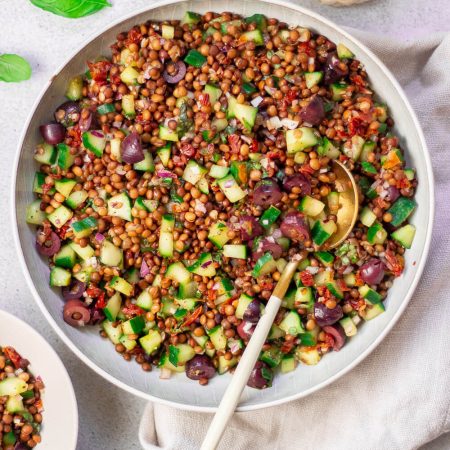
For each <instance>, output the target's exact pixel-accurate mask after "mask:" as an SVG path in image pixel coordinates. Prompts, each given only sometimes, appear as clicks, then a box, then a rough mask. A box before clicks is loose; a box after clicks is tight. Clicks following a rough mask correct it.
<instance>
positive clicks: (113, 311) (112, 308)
mask: <svg viewBox="0 0 450 450" xmlns="http://www.w3.org/2000/svg"><path fill="white" fill-rule="evenodd" d="M121 306H122V297H121V296H120V294H119V293H118V292H116V293H115V294H114V295H113V296H112V297H111V298H110V299H109V300H108V302H107V303H106V306H105V307H104V308H103V312H104V314H105V317H106V318H107V319H108V320H109V321H110V322H114V321H115V320H116V317H117V314H119V311H120V308H121Z"/></svg>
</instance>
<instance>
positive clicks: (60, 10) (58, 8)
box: [30, 0, 111, 19]
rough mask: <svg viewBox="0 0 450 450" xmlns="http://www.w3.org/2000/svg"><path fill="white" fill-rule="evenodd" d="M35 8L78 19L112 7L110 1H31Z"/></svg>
mask: <svg viewBox="0 0 450 450" xmlns="http://www.w3.org/2000/svg"><path fill="white" fill-rule="evenodd" d="M30 1H31V3H32V4H33V5H34V6H37V7H38V8H41V9H43V10H44V11H48V12H51V13H53V14H56V15H57V16H62V17H68V18H69V19H78V18H79V17H85V16H89V15H90V14H94V13H96V12H97V11H100V10H101V9H103V8H104V7H105V6H111V3H109V2H108V0H30Z"/></svg>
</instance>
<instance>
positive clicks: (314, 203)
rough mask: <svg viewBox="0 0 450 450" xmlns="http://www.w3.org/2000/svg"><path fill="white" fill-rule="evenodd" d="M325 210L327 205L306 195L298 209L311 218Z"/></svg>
mask: <svg viewBox="0 0 450 450" xmlns="http://www.w3.org/2000/svg"><path fill="white" fill-rule="evenodd" d="M324 209H325V203H323V202H321V201H320V200H317V199H315V198H313V197H310V196H309V195H305V196H304V197H303V198H302V199H301V201H300V205H299V207H298V210H299V211H301V212H303V213H305V214H306V215H308V216H310V217H315V216H318V215H319V214H320V213H321V212H322V211H323V210H324Z"/></svg>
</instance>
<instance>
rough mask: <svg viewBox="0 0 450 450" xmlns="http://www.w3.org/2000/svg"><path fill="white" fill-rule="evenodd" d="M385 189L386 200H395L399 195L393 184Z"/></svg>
mask: <svg viewBox="0 0 450 450" xmlns="http://www.w3.org/2000/svg"><path fill="white" fill-rule="evenodd" d="M386 191H387V195H386V200H387V201H388V202H395V200H397V199H398V198H399V197H400V191H399V190H398V189H397V188H396V187H395V186H389V187H388V188H387V189H386Z"/></svg>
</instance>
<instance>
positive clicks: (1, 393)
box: [0, 377, 28, 397]
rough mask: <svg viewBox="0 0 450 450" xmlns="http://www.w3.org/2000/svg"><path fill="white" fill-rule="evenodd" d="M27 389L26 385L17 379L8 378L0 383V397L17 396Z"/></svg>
mask: <svg viewBox="0 0 450 450" xmlns="http://www.w3.org/2000/svg"><path fill="white" fill-rule="evenodd" d="M27 389H28V383H27V382H26V381H24V380H22V379H21V378H19V377H9V378H5V379H4V380H2V381H0V397H5V396H9V395H19V394H21V393H22V392H25V391H26V390H27Z"/></svg>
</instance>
